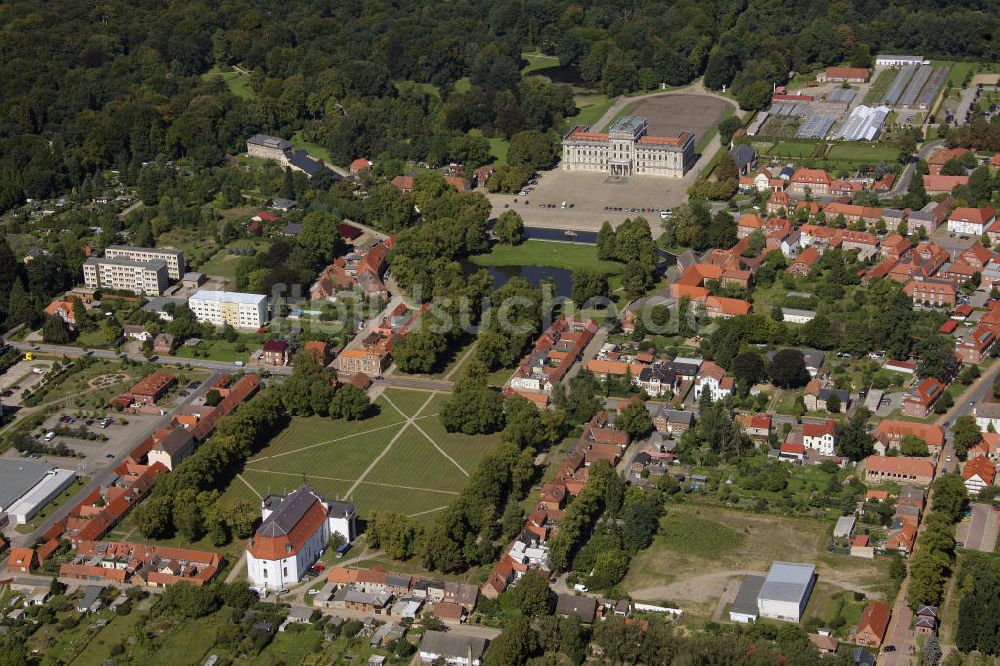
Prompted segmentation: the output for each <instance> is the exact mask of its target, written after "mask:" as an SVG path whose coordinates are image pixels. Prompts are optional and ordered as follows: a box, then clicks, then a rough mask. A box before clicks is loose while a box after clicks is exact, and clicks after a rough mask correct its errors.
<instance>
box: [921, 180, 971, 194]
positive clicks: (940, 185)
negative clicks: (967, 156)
mask: <svg viewBox="0 0 1000 666" xmlns="http://www.w3.org/2000/svg"><path fill="white" fill-rule="evenodd" d="M923 178H924V190H925V191H926V192H927V194H930V195H935V194H950V193H951V191H952V190H953V189H955V188H956V187H958V186H959V185H968V184H969V177H968V176H924V177H923Z"/></svg>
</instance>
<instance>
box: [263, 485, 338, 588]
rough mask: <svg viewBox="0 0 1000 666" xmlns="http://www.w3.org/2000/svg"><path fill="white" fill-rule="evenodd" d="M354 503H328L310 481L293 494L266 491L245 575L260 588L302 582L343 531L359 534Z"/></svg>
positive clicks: (286, 585)
mask: <svg viewBox="0 0 1000 666" xmlns="http://www.w3.org/2000/svg"><path fill="white" fill-rule="evenodd" d="M355 513H356V511H355V508H354V505H353V504H351V503H350V502H341V501H336V502H325V501H324V500H323V498H322V497H320V495H318V494H317V493H316V492H315V491H314V490H312V489H311V488H309V486H307V485H303V486H301V487H300V488H299V489H298V490H295V491H293V492H292V493H290V494H288V495H286V496H281V495H268V496H267V497H265V498H264V500H263V501H262V502H261V517H262V518H263V519H264V522H263V523H261V525H260V527H258V528H257V532H256V533H255V534H254V535H253V537H252V538H251V539H250V543H249V544H248V545H247V576H248V577H249V578H250V581H251V583H252V585H253V586H254V587H256V588H258V589H269V590H282V589H286V588H287V587H288V586H289V585H294V584H295V583H298V582H299V581H300V580H301V579H302V577H303V575H305V573H306V571H307V570H308V569H309V567H311V566H312V565H313V564H315V563H316V560H318V559H319V557H320V554H321V553H322V552H323V550H324V549H325V548H326V546H327V543H328V542H329V540H330V536H331V535H332V534H333V533H335V532H339V533H340V534H341V536H343V537H344V539H346V540H347V541H348V542H350V541H353V540H354V537H355V531H354V519H355Z"/></svg>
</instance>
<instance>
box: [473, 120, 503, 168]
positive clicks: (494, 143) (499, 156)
mask: <svg viewBox="0 0 1000 666" xmlns="http://www.w3.org/2000/svg"><path fill="white" fill-rule="evenodd" d="M469 134H473V135H475V134H479V135H482V130H480V129H478V128H473V129H471V130H469ZM487 141H489V142H490V155H492V156H493V159H494V160H495V162H494V164H495V165H496V166H503V165H504V164H507V151H509V150H510V141H508V140H507V139H505V138H503V137H502V136H494V137H489V138H487Z"/></svg>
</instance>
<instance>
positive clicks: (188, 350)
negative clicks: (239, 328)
mask: <svg viewBox="0 0 1000 666" xmlns="http://www.w3.org/2000/svg"><path fill="white" fill-rule="evenodd" d="M239 345H240V342H239V341H237V342H226V341H225V340H212V341H208V340H204V341H202V343H201V344H199V345H198V346H197V347H188V346H186V345H181V346H180V347H178V348H177V349H176V350H175V351H174V353H173V356H179V357H180V358H207V359H211V360H213V361H222V362H223V363H233V362H234V361H243V362H244V363H246V362H247V360H249V358H250V351H251V347H252V345H251V346H248V345H247V344H246V343H243V351H239V349H238V348H239ZM196 351H197V352H198V356H195V352H196Z"/></svg>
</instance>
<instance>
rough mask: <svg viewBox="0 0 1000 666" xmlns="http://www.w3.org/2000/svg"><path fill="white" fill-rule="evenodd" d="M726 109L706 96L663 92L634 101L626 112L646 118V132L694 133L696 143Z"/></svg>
mask: <svg viewBox="0 0 1000 666" xmlns="http://www.w3.org/2000/svg"><path fill="white" fill-rule="evenodd" d="M729 108H731V107H730V105H729V104H728V103H727V102H726V101H725V100H722V99H719V98H717V97H711V96H709V95H697V94H690V95H663V96H660V97H650V98H648V99H644V100H642V101H640V102H637V103H636V105H635V106H633V107H632V108H631V109H629V113H630V114H631V115H633V116H642V117H643V118H645V119H646V120H647V121H649V134H650V135H653V136H676V135H677V134H680V133H681V132H694V133H695V141H696V142H698V141H701V139H702V138H704V137H705V135H706V134H708V133H709V132H711V131H712V129H713V128H714V127H715V126H716V125H717V124H718V122H719V120H720V119H721V118H722V116H723V114H725V112H726V110H728V109H729Z"/></svg>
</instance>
